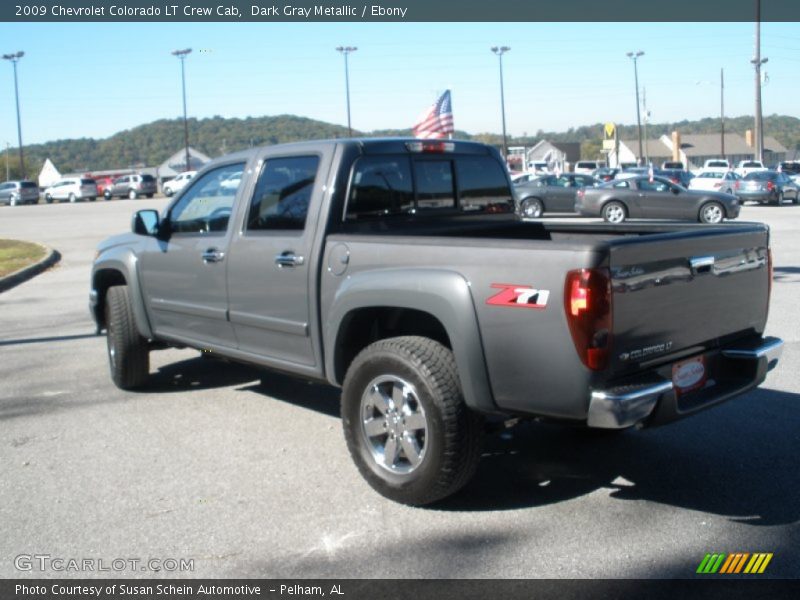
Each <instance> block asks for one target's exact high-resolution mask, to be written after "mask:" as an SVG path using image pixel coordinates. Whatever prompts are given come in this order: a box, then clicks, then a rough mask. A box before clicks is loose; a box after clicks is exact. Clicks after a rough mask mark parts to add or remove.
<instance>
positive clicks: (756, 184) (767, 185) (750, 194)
mask: <svg viewBox="0 0 800 600" xmlns="http://www.w3.org/2000/svg"><path fill="white" fill-rule="evenodd" d="M735 193H736V195H737V196H738V197H739V199H740V200H741V201H742V202H744V201H745V200H755V201H756V202H760V203H761V204H768V203H769V204H781V203H782V202H783V201H784V200H791V201H792V202H793V203H794V204H797V202H798V187H797V184H796V183H795V182H794V181H792V179H791V177H789V176H788V175H786V174H785V173H778V172H777V171H754V172H752V173H750V174H749V175H746V176H745V177H744V178H743V179H741V180H740V181H737V182H736V191H735Z"/></svg>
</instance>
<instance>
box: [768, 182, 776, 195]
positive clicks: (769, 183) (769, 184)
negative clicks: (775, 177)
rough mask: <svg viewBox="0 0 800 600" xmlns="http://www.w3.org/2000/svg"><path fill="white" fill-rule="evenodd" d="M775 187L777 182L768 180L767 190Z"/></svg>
mask: <svg viewBox="0 0 800 600" xmlns="http://www.w3.org/2000/svg"><path fill="white" fill-rule="evenodd" d="M774 189H775V184H774V183H772V182H771V181H768V182H767V190H769V191H770V192H771V191H772V190H774Z"/></svg>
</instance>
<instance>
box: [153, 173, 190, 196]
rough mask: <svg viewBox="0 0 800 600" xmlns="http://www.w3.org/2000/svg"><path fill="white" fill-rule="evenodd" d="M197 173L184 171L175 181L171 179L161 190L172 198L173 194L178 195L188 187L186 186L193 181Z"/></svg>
mask: <svg viewBox="0 0 800 600" xmlns="http://www.w3.org/2000/svg"><path fill="white" fill-rule="evenodd" d="M196 173H197V171H184V172H183V173H181V174H180V175H178V176H177V177H175V178H174V179H170V180H169V181H168V182H166V183H165V184H164V185H163V186H162V188H161V189H162V191H163V192H164V195H165V196H172V195H173V194H177V193H178V192H179V191H181V190H182V189H183V188H185V187H186V184H187V183H189V181H191V179H192V177H194V176H195V174H196Z"/></svg>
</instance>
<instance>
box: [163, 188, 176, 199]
mask: <svg viewBox="0 0 800 600" xmlns="http://www.w3.org/2000/svg"><path fill="white" fill-rule="evenodd" d="M174 193H175V192H173V191H172V188H164V195H165V196H166V197H167V198H172V194H174Z"/></svg>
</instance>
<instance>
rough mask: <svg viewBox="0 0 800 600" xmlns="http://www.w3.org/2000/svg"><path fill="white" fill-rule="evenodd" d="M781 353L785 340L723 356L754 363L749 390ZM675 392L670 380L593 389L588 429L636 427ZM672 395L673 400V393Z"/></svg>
mask: <svg viewBox="0 0 800 600" xmlns="http://www.w3.org/2000/svg"><path fill="white" fill-rule="evenodd" d="M782 352H783V340H781V339H778V338H765V339H762V340H760V341H759V343H758V344H754V345H752V346H750V347H740V348H726V349H724V350H722V352H721V354H722V356H723V357H724V358H727V359H731V360H747V361H754V362H755V367H756V368H755V373H756V375H755V380H754V381H752V382H751V383H750V385H749V386H748V389H750V388H752V387H755V386H756V385H758V384H760V383H761V382H762V381H764V377H766V374H767V372H768V371H771V370H772V369H774V368H775V366H776V365H777V364H778V359H780V357H781V353H782ZM672 389H673V385H672V382H671V381H660V382H658V383H648V384H642V385H640V386H625V387H621V388H617V389H614V388H612V389H609V390H593V391H592V395H591V400H590V402H589V413H588V417H587V422H586V424H587V425H588V426H589V427H598V428H602V429H623V428H625V427H631V426H633V425H636V424H637V423H639V422H641V421H643V420H644V419H646V418H647V417H649V416H650V415H651V414H652V413H653V410H654V409H655V407H656V404H657V403H658V401H659V399H660V398H662V396H664V395H665V394H667V393H669V392H672ZM742 391H746V390H742ZM739 393H741V392H739ZM734 395H736V394H734ZM670 396H672V398H673V401H674V394H670ZM720 399H721V398H720Z"/></svg>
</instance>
